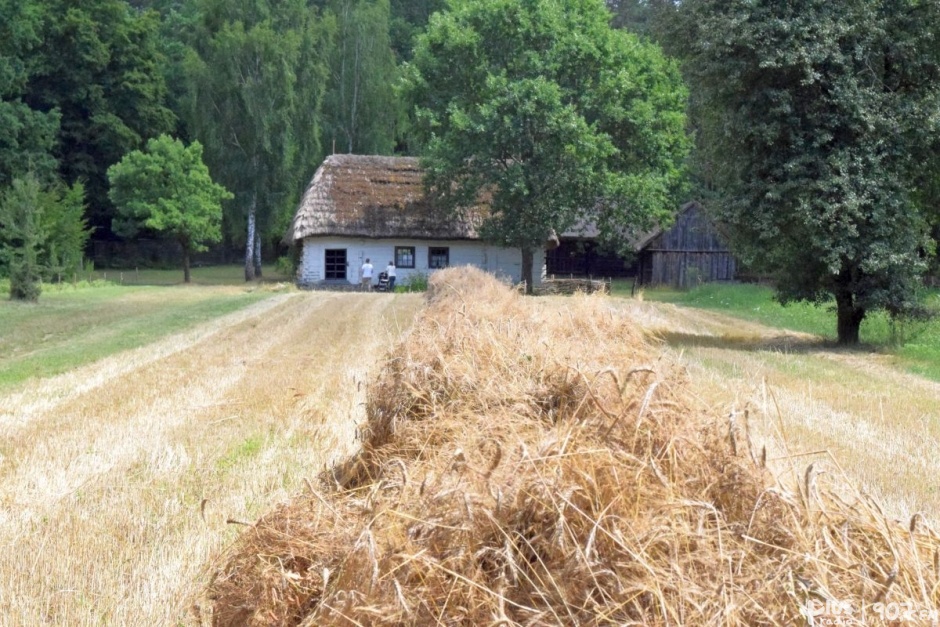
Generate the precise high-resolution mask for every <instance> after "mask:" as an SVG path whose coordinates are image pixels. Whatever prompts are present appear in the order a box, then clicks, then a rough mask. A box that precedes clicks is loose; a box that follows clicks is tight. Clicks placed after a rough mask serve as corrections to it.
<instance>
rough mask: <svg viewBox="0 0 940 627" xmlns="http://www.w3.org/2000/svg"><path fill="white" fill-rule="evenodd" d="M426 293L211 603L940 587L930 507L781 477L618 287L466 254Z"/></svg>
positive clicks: (918, 595) (892, 592)
mask: <svg viewBox="0 0 940 627" xmlns="http://www.w3.org/2000/svg"><path fill="white" fill-rule="evenodd" d="M428 299H429V303H428V306H427V308H426V310H425V311H424V312H423V314H422V315H421V316H420V318H419V320H418V321H417V322H416V324H415V326H414V328H413V330H412V332H411V334H410V337H408V338H407V340H406V341H405V342H404V343H403V344H402V345H401V346H399V347H398V348H397V349H396V350H395V351H394V352H393V353H392V354H391V355H390V356H389V358H388V360H387V362H386V364H385V368H384V371H383V373H382V375H381V378H380V379H379V380H378V381H377V382H376V383H375V384H374V385H373V387H372V388H371V390H370V393H369V403H368V416H369V421H368V424H367V425H366V428H365V432H364V435H363V443H362V450H361V452H360V453H359V454H358V455H357V456H356V457H355V458H353V459H351V460H349V461H348V462H347V463H345V464H344V465H343V466H341V467H339V468H336V469H333V471H332V472H328V473H326V474H325V475H324V477H322V481H321V482H320V483H319V484H318V485H317V486H311V490H310V492H309V493H307V494H304V495H303V496H301V497H299V498H298V499H296V500H295V501H294V502H293V503H291V504H289V505H285V506H284V507H281V508H280V509H278V510H277V511H274V512H272V513H271V514H269V515H268V516H265V517H264V518H263V519H261V520H260V521H258V522H257V523H256V524H255V525H254V526H252V527H251V528H250V529H249V530H248V531H246V532H245V533H244V534H243V535H242V537H241V538H240V539H239V541H238V542H237V543H236V545H235V546H234V548H233V550H232V551H231V553H230V554H229V555H228V556H227V557H226V561H225V563H224V564H223V565H221V566H220V568H219V569H218V570H217V574H216V576H215V579H214V581H213V582H212V584H211V586H210V589H209V597H210V598H211V599H212V606H211V612H210V615H209V618H211V621H212V622H213V623H214V624H216V625H245V624H249V625H435V624H447V625H740V626H745V625H748V626H750V625H798V624H800V625H802V624H808V623H807V619H806V618H805V617H804V615H803V613H801V612H804V611H805V609H806V608H807V607H812V608H814V609H819V610H820V611H825V608H827V607H828V608H830V609H834V610H838V611H843V610H846V611H843V613H842V614H841V616H839V617H834V616H829V618H839V619H840V620H841V621H842V622H839V623H823V624H844V625H859V624H889V623H888V622H887V621H879V618H878V615H877V613H874V611H873V610H874V606H873V605H872V604H873V603H876V602H884V601H888V602H899V603H909V604H910V607H911V608H914V609H933V608H936V607H938V605H940V579H938V572H937V568H938V566H937V561H938V559H940V558H938V549H940V541H938V537H937V535H936V534H935V533H934V532H933V531H931V530H930V528H929V527H928V525H927V524H926V523H925V522H924V521H923V520H914V521H911V523H910V525H909V526H901V525H899V524H898V523H896V522H893V521H891V520H889V519H887V518H886V517H885V516H884V515H883V514H882V513H881V511H880V510H879V509H878V507H877V506H876V505H875V504H873V503H872V502H871V501H869V500H868V499H866V498H864V497H861V496H857V497H856V498H854V499H849V500H848V501H846V500H843V498H840V497H838V496H836V495H835V494H834V493H831V492H828V491H827V490H826V489H824V487H823V486H821V485H819V482H818V481H816V477H815V473H814V471H813V468H812V467H810V469H809V470H808V471H807V474H806V477H805V481H804V482H803V483H802V485H801V486H799V488H798V489H796V490H793V491H788V490H786V489H784V488H783V487H782V486H780V485H778V484H777V483H776V482H775V481H774V479H773V477H772V476H771V475H770V473H768V472H767V471H766V470H765V469H763V468H762V465H761V463H760V459H759V458H760V455H758V454H754V453H753V452H752V451H751V446H750V442H749V441H748V439H747V428H746V424H745V423H743V422H742V421H743V420H744V419H745V418H746V417H745V416H738V417H737V418H736V422H735V421H732V422H731V423H730V424H729V420H728V418H727V417H726V416H719V415H716V414H715V413H714V412H713V411H711V410H710V409H709V408H707V407H703V406H702V405H701V404H700V403H699V402H698V401H697V400H696V399H695V398H694V397H692V395H691V394H690V393H689V392H688V386H687V380H686V377H687V375H686V373H685V372H684V371H683V370H682V369H681V368H680V367H679V366H678V365H677V364H676V363H675V362H674V361H673V360H672V359H671V358H670V357H669V356H668V355H666V354H664V353H663V352H662V351H661V350H660V349H659V348H658V347H657V346H655V345H654V344H651V343H650V342H649V341H647V340H646V339H645V338H644V337H643V336H642V335H641V334H640V333H639V332H638V331H637V330H636V328H635V325H634V324H632V323H631V321H630V320H629V319H627V318H625V317H624V316H623V315H622V314H621V313H619V312H618V311H616V310H615V309H614V308H612V307H611V306H610V304H609V301H608V300H606V298H605V297H603V296H576V297H574V300H570V299H565V300H564V301H561V300H554V299H536V300H532V299H523V298H522V297H520V296H518V295H517V294H515V293H514V292H512V291H511V290H509V289H507V288H505V287H504V286H502V285H501V284H499V283H498V282H497V281H495V280H494V279H492V278H490V277H488V276H486V275H484V274H483V273H481V272H478V271H474V270H471V269H453V270H446V271H442V272H439V273H437V274H435V275H434V277H433V279H432V285H431V289H430V290H429V292H428ZM825 599H829V600H831V601H832V604H830V605H828V606H827V605H826V604H825ZM896 607H898V606H896ZM863 608H865V611H866V612H867V614H866V615H865V616H864V617H863V614H862V609H863ZM849 609H851V610H852V613H848V611H847V610H849ZM819 618H825V615H822V614H821V615H819V616H817V617H816V619H817V622H816V623H815V624H820V622H819V620H818V619H819Z"/></svg>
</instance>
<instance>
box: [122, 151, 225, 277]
mask: <svg viewBox="0 0 940 627" xmlns="http://www.w3.org/2000/svg"><path fill="white" fill-rule="evenodd" d="M108 178H109V179H110V181H111V191H110V194H111V200H112V201H113V202H114V205H115V206H116V207H117V209H118V217H116V218H115V221H114V231H115V232H117V233H120V234H123V235H129V236H130V235H134V234H136V232H137V231H138V230H139V229H141V228H143V229H149V230H152V231H157V232H161V233H166V234H167V235H169V236H171V237H172V238H174V239H175V240H176V241H177V242H179V244H180V246H181V247H182V250H183V281H184V282H186V283H189V279H190V276H189V264H190V256H191V255H192V253H193V252H194V251H200V250H206V244H209V243H214V242H218V241H219V240H220V239H221V237H222V232H221V223H222V204H221V203H222V201H223V200H225V199H227V198H231V197H232V195H231V194H230V193H229V192H228V191H227V190H226V189H225V188H224V187H222V186H221V185H217V184H215V183H213V182H212V178H211V177H210V176H209V169H208V168H207V167H206V165H205V164H204V163H203V161H202V146H201V145H200V144H199V142H193V143H192V144H190V145H189V146H185V145H184V144H183V142H181V141H180V140H178V139H173V138H171V137H169V136H166V135H162V136H160V137H158V138H155V139H151V140H150V141H148V142H147V149H146V151H140V150H135V151H132V152H130V153H128V154H127V155H125V157H124V158H123V159H121V161H120V162H119V163H116V164H115V165H113V166H111V168H110V169H109V170H108Z"/></svg>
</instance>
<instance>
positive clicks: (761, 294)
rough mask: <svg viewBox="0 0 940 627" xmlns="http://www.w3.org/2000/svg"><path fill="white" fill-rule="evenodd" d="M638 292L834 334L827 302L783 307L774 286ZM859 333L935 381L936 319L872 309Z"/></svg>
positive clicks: (937, 302) (939, 303) (937, 298)
mask: <svg viewBox="0 0 940 627" xmlns="http://www.w3.org/2000/svg"><path fill="white" fill-rule="evenodd" d="M613 292H614V294H620V295H624V294H626V295H629V293H630V286H629V285H619V286H616V287H615V288H614V290H613ZM643 297H644V298H645V299H647V300H651V301H658V302H667V303H674V304H676V305H682V306H685V307H696V308H699V309H707V310H712V311H719V312H722V313H725V314H728V315H730V316H734V317H737V318H742V319H745V320H751V321H754V322H759V323H761V324H765V325H768V326H772V327H776V328H780V329H787V330H791V331H800V332H803V333H812V334H815V335H819V336H821V337H823V338H826V339H827V340H832V341H835V339H836V315H835V311H833V309H832V307H831V306H826V305H819V306H818V305H812V304H808V303H793V304H790V305H787V306H783V305H781V304H780V303H778V302H776V301H775V300H774V299H773V290H772V289H771V288H769V287H766V286H761V285H748V284H733V285H728V284H718V283H712V284H706V285H702V286H700V287H697V288H695V289H691V290H676V289H669V288H655V289H647V290H644V292H643ZM923 298H924V301H925V303H926V304H927V305H928V307H930V308H932V309H934V310H940V293H938V292H936V291H930V292H927V293H925V294H924V297H923ZM860 338H861V341H862V343H863V345H864V348H868V349H872V348H874V349H876V350H879V351H882V352H885V353H889V354H891V355H894V356H896V357H897V358H898V362H899V364H900V365H901V366H902V367H904V368H906V369H907V370H910V371H911V372H915V373H917V374H921V375H923V376H926V377H929V378H931V379H935V380H940V318H938V319H935V320H930V321H927V322H896V321H892V320H891V319H890V317H889V316H887V315H886V314H884V313H882V312H874V313H871V314H869V315H868V316H867V317H866V318H865V320H864V322H862V327H861V330H860Z"/></svg>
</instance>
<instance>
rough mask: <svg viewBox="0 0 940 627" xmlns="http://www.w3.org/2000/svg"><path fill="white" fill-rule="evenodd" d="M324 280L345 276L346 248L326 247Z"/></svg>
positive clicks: (343, 277)
mask: <svg viewBox="0 0 940 627" xmlns="http://www.w3.org/2000/svg"><path fill="white" fill-rule="evenodd" d="M325 261H326V264H325V266H326V277H325V278H326V280H328V281H330V280H335V279H345V278H346V249H345V248H333V249H330V248H328V249H326V260H325Z"/></svg>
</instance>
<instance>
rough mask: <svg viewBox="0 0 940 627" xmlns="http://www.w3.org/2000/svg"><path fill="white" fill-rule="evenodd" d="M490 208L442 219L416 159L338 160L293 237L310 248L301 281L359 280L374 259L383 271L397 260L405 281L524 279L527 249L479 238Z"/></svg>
mask: <svg viewBox="0 0 940 627" xmlns="http://www.w3.org/2000/svg"><path fill="white" fill-rule="evenodd" d="M485 211H486V208H485V207H480V208H478V209H477V210H475V211H471V212H469V216H468V218H467V219H466V220H463V221H461V220H456V219H442V218H441V217H440V216H441V214H440V213H439V212H437V211H435V210H434V207H433V206H431V204H430V203H429V202H428V199H427V198H426V196H425V193H424V185H423V172H422V170H421V168H420V166H419V164H418V160H417V159H415V158H412V157H377V156H366V155H331V156H329V157H327V158H326V160H325V161H324V162H323V165H321V166H320V168H319V169H318V170H317V171H316V173H315V174H314V176H313V180H312V181H311V182H310V185H309V186H308V187H307V190H306V192H304V195H303V198H302V199H301V201H300V205H299V207H298V208H297V213H296V215H295V216H294V221H293V223H292V224H291V228H290V231H289V232H288V234H287V239H288V240H289V241H290V242H292V243H294V244H298V245H300V246H302V256H301V261H300V268H299V270H298V274H297V282H298V284H299V285H302V286H314V285H330V284H338V285H342V284H348V283H356V282H358V280H359V268H360V267H361V265H362V263H363V262H364V261H365V260H366V259H367V258H368V259H371V260H372V264H373V265H374V266H375V268H376V274H378V272H379V271H381V270H382V269H384V268H385V266H386V265H387V264H388V262H389V261H394V262H395V265H396V266H397V277H398V283H399V284H401V283H402V282H404V281H407V280H408V278H409V277H410V276H412V275H414V274H422V275H427V274H429V273H431V272H433V271H435V270H437V269H439V268H445V267H447V266H458V265H472V266H476V267H478V268H481V269H483V270H486V271H489V272H492V273H494V274H496V275H497V276H502V277H506V278H508V279H511V280H512V281H513V282H518V281H519V280H520V279H521V266H522V258H521V254H520V252H519V251H518V250H516V249H510V248H502V247H498V246H492V245H488V244H486V243H484V242H483V241H482V240H481V239H480V237H479V234H478V232H477V228H478V226H479V224H480V223H481V221H482V219H483V217H484V215H485ZM543 264H544V254H543V253H542V252H537V253H536V259H535V268H536V269H538V268H541V267H542V266H543ZM535 274H536V275H538V274H539V272H536V273H535ZM536 281H538V278H536Z"/></svg>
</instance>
